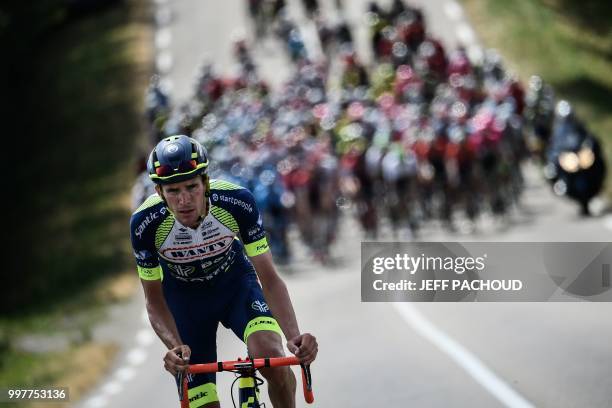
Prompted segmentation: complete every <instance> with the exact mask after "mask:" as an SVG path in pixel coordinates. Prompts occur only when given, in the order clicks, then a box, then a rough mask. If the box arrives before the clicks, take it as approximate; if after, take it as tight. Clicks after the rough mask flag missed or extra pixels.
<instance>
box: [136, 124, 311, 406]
mask: <svg viewBox="0 0 612 408" xmlns="http://www.w3.org/2000/svg"><path fill="white" fill-rule="evenodd" d="M207 167H208V157H207V153H206V151H205V149H204V148H203V147H202V145H201V144H200V143H198V142H197V141H196V140H194V139H192V138H189V137H187V136H183V135H179V136H171V137H168V138H165V139H163V140H161V141H160V142H159V143H158V144H157V146H155V148H154V149H153V151H152V152H151V154H150V155H149V159H148V162H147V169H148V172H149V176H150V178H151V180H153V182H155V184H156V186H155V189H156V191H157V193H156V194H153V195H151V196H150V197H149V198H148V199H147V200H146V201H145V202H144V203H143V204H142V205H141V206H140V207H139V208H138V209H137V210H136V212H135V213H134V214H133V215H132V218H131V220H130V229H131V239H132V246H133V249H134V256H135V258H136V264H137V268H138V273H139V276H140V278H141V282H142V286H143V289H144V293H145V298H146V305H147V312H148V314H149V320H150V322H151V326H152V327H153V329H154V330H155V332H156V333H157V335H158V336H159V338H160V339H161V340H162V342H163V343H164V344H165V345H166V346H167V347H168V352H167V353H166V354H165V356H164V364H165V369H166V370H167V371H169V372H170V373H172V374H174V375H176V374H177V373H178V372H183V371H184V370H185V369H186V367H187V365H188V364H195V363H205V362H212V361H216V360H217V355H216V331H217V326H218V324H219V322H221V323H222V324H223V325H224V326H225V327H227V328H230V329H231V330H232V331H233V332H234V333H235V334H236V335H237V336H238V337H239V338H241V339H242V340H243V341H244V342H245V344H246V345H247V348H248V351H249V355H250V356H251V357H253V358H258V357H276V356H283V347H282V342H281V337H280V334H281V330H282V333H283V334H284V335H285V337H286V338H287V339H288V341H287V348H288V349H289V351H290V352H292V353H294V354H295V355H296V356H297V357H298V358H300V360H301V361H302V362H303V363H306V364H310V363H311V362H312V361H314V359H315V358H316V355H317V342H316V339H315V337H314V336H312V335H311V334H309V333H303V334H300V331H299V328H298V324H297V320H296V317H295V314H294V311H293V307H292V305H291V300H290V298H289V293H288V291H287V288H286V286H285V283H284V282H283V280H282V279H281V278H280V277H279V275H278V274H277V273H276V270H275V267H274V264H273V262H272V256H271V254H270V251H269V248H268V244H267V241H266V238H265V231H264V229H263V226H262V222H261V217H260V215H259V212H258V210H257V207H256V205H255V201H254V199H253V196H252V194H251V192H250V191H248V190H246V189H244V188H241V187H239V186H237V185H235V184H232V183H229V182H225V181H221V180H209V178H208V175H207ZM238 236H239V237H240V239H238ZM258 278H259V281H258ZM259 282H261V286H260V283H259ZM264 295H265V296H264ZM277 319H278V320H277ZM261 372H262V375H263V376H264V377H265V378H266V379H267V380H268V388H269V395H270V400H271V401H272V404H273V405H274V406H275V407H293V406H294V405H295V377H294V376H293V373H292V372H291V370H289V369H288V368H286V367H285V368H282V369H279V368H274V369H270V368H268V369H263V370H262V371H261ZM188 395H189V400H190V407H191V408H194V407H207V408H210V407H219V402H218V398H217V393H216V389H215V376H214V374H211V375H197V376H194V377H190V378H189V393H188Z"/></svg>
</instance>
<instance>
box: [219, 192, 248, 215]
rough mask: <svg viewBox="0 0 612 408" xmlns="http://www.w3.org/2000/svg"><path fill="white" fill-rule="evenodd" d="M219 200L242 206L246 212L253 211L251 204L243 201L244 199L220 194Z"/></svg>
mask: <svg viewBox="0 0 612 408" xmlns="http://www.w3.org/2000/svg"><path fill="white" fill-rule="evenodd" d="M219 200H220V201H223V202H226V203H230V204H232V205H235V206H237V207H241V208H244V209H245V210H246V211H248V212H253V205H251V204H249V203H245V202H244V201H242V200H239V199H237V198H235V197H229V196H226V195H224V194H221V195H220V196H219Z"/></svg>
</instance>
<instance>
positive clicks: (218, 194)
mask: <svg viewBox="0 0 612 408" xmlns="http://www.w3.org/2000/svg"><path fill="white" fill-rule="evenodd" d="M210 200H211V204H212V206H213V208H212V212H213V214H214V213H215V211H218V210H217V209H222V210H224V211H227V212H229V213H230V214H231V215H232V216H234V217H241V216H243V215H248V214H251V213H253V212H254V211H256V205H255V198H254V197H253V194H252V193H251V192H250V191H249V190H248V189H247V188H245V187H242V186H240V185H238V184H234V183H231V182H228V181H225V180H211V182H210ZM222 212H223V211H222ZM237 219H238V218H237Z"/></svg>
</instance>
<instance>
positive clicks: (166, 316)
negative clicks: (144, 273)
mask: <svg viewBox="0 0 612 408" xmlns="http://www.w3.org/2000/svg"><path fill="white" fill-rule="evenodd" d="M140 282H141V283H142V288H143V289H144V293H145V299H146V305H147V313H148V315H149V321H150V322H151V327H153V330H155V333H157V336H158V337H159V338H160V339H161V341H162V342H163V343H164V344H165V345H166V347H168V349H173V348H175V347H178V346H180V345H182V344H183V342H182V340H181V337H180V336H179V334H178V330H177V328H176V323H175V321H174V317H173V316H172V313H170V309H169V308H168V304H167V303H166V298H165V297H164V293H163V291H162V283H161V280H144V279H141V280H140Z"/></svg>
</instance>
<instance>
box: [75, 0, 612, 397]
mask: <svg viewBox="0 0 612 408" xmlns="http://www.w3.org/2000/svg"><path fill="white" fill-rule="evenodd" d="M156 3H157V10H158V22H159V24H160V27H159V30H158V37H157V38H156V44H157V46H158V48H159V50H158V53H159V54H158V55H160V57H159V58H158V67H159V68H160V70H161V71H162V73H163V74H164V78H165V80H166V84H168V86H169V87H171V89H172V94H173V97H174V98H175V100H176V101H181V100H184V99H185V98H187V97H188V96H189V95H190V91H191V83H192V80H193V76H194V73H195V69H196V67H197V66H198V64H200V63H201V62H202V61H203V60H204V58H205V57H206V58H208V60H209V61H211V62H214V64H215V66H216V67H217V70H218V71H219V72H228V70H231V69H232V58H231V54H230V52H229V49H230V46H231V42H232V38H233V36H236V35H239V33H243V35H245V33H246V35H247V37H248V36H249V34H248V33H249V32H250V31H249V26H248V24H247V23H246V22H247V18H246V10H245V8H244V6H243V3H244V2H242V1H238V0H224V1H215V2H214V5H213V2H208V1H201V0H159V1H157V2H156ZM289 3H290V7H291V11H290V13H291V14H292V15H293V16H296V17H297V18H298V19H299V21H300V25H301V26H302V27H303V28H304V29H305V30H306V32H307V35H312V26H311V24H310V23H309V22H307V21H306V20H305V19H304V18H303V17H302V15H303V13H302V11H301V7H300V4H299V2H298V1H297V0H291V1H289ZM420 3H422V5H423V7H424V8H425V11H426V17H427V21H428V22H427V24H428V28H429V29H430V30H431V31H432V32H434V33H435V35H436V36H438V37H439V38H442V39H443V41H444V42H445V44H447V45H448V46H450V47H452V46H455V45H456V44H458V43H463V44H465V45H466V46H468V47H470V49H471V52H473V53H478V51H479V50H478V48H477V39H476V37H475V35H474V34H473V32H470V28H469V25H467V22H466V20H465V18H464V17H463V15H462V12H461V9H460V8H457V7H456V4H455V3H450V2H447V1H442V0H433V1H424V0H423V1H421V2H420ZM344 4H345V7H346V9H347V10H346V13H347V16H348V18H349V21H350V22H351V23H352V24H354V25H355V26H363V23H362V19H363V10H364V9H365V1H361V0H359V1H349V0H344ZM325 7H326V9H327V10H329V12H333V6H332V2H331V1H329V2H327V3H325ZM245 27H246V28H245ZM466 27H467V28H466ZM309 30H310V34H308V32H309ZM366 35H367V34H366V33H365V32H364V31H363V29H361V30H357V38H358V41H359V44H360V45H359V52H360V54H361V55H362V57H363V58H364V59H366V60H367V58H368V54H367V48H366V47H365V45H364V44H365V39H366ZM308 46H309V48H310V49H312V51H313V52H317V50H316V44H315V45H313V44H312V43H310V42H309V44H308ZM256 59H257V61H258V62H259V64H260V70H261V73H262V75H263V76H264V77H265V78H267V79H268V80H270V81H271V82H272V83H273V84H274V86H278V85H279V84H280V83H282V80H283V79H284V78H286V77H287V75H288V73H289V63H288V61H287V60H286V58H285V57H284V56H283V55H282V54H281V53H279V52H278V51H275V44H274V43H273V42H272V41H268V42H266V43H265V44H264V45H262V46H258V47H257V49H256ZM527 174H528V177H527V189H526V192H525V195H524V202H523V204H522V208H521V209H520V210H517V211H515V212H514V213H513V214H512V216H511V217H510V218H509V219H508V220H507V222H505V223H496V222H488V223H487V222H483V224H482V225H481V228H480V229H479V231H478V233H477V234H476V235H466V234H462V233H460V232H458V233H455V234H449V233H447V232H445V231H444V230H442V229H441V228H438V227H437V226H435V225H433V226H431V227H428V228H427V229H425V230H424V231H423V236H422V238H423V239H424V240H430V241H444V240H447V241H461V240H467V241H471V240H484V241H519V242H530V241H534V242H536V241H609V237H610V235H611V231H610V227H609V226H610V225H611V224H612V222H611V221H610V219H609V218H606V217H604V216H602V217H593V218H590V219H582V218H579V217H578V216H577V215H576V213H577V209H576V208H575V207H574V206H573V205H572V204H570V203H567V202H564V201H562V200H559V199H558V198H555V197H554V196H553V195H552V194H551V193H550V192H549V190H548V188H547V187H546V186H545V185H544V183H543V182H542V179H541V177H540V175H539V173H538V171H537V169H535V168H528V169H527ZM359 237H360V235H359V232H358V229H357V227H356V226H355V225H354V223H353V222H352V221H351V220H350V219H349V218H348V217H347V218H345V220H344V222H343V225H342V228H341V235H340V239H338V242H337V244H336V245H335V247H334V249H333V252H334V254H335V259H336V266H335V267H332V268H324V267H321V266H319V265H317V264H315V263H312V262H311V260H310V259H309V257H308V255H307V254H306V253H304V252H303V249H302V248H300V247H299V246H296V251H297V254H296V261H295V263H294V264H293V265H292V266H291V268H290V269H287V268H284V269H283V270H282V272H283V276H284V277H285V279H286V282H287V284H288V286H289V289H290V292H291V294H292V298H293V302H294V305H295V309H296V312H297V314H298V318H299V321H300V326H301V328H302V330H303V331H310V332H312V333H314V334H315V335H316V336H317V338H318V340H319V344H320V354H319V357H318V360H317V362H316V363H315V364H314V366H313V375H314V381H315V398H316V403H315V406H319V407H356V408H358V407H372V406H375V407H496V406H512V407H529V406H539V407H555V408H557V407H609V406H612V368H611V367H612V364H611V363H610V362H611V361H612V347H610V345H611V344H612V325H611V324H610V320H611V319H610V316H611V315H612V307H611V305H610V304H605V303H576V302H567V303H451V304H441V303H431V304H430V303H420V304H390V303H362V302H361V300H360V265H359V256H358V255H357V254H359V250H360V238H359ZM388 238H390V237H388ZM559 296H560V297H559V299H561V298H562V295H559ZM143 310H144V309H143V299H142V294H141V293H139V294H138V295H137V296H136V297H135V298H134V299H133V300H132V302H130V304H128V305H122V306H117V307H114V308H113V309H111V310H110V319H109V322H108V323H107V324H105V325H103V326H100V327H99V328H98V329H97V330H96V333H95V336H96V338H98V339H100V340H112V341H119V342H120V343H121V345H122V346H123V350H124V351H123V352H122V353H121V355H120V357H119V359H118V360H117V361H116V362H115V363H114V367H113V369H112V371H111V372H110V373H109V375H108V376H107V377H106V378H104V380H103V381H102V382H101V383H100V385H99V386H98V387H96V389H95V390H93V391H92V392H91V393H90V394H89V395H88V396H87V397H86V398H85V399H84V400H83V401H81V402H80V403H77V404H76V406H78V407H83V408H93V407H137V406H138V407H144V406H146V407H173V406H177V398H176V389H175V387H174V384H173V381H172V378H171V377H170V376H169V375H168V374H167V373H165V372H164V371H163V365H162V362H161V359H162V356H163V353H164V349H163V347H162V345H161V343H160V342H159V341H158V340H157V338H155V337H154V334H153V332H152V330H151V329H150V328H149V327H148V324H147V322H146V321H145V320H144V319H143V317H144V316H143ZM218 346H219V352H218V354H219V356H220V358H222V359H233V358H235V357H238V356H243V355H244V354H245V349H244V346H243V345H242V344H241V343H240V342H239V341H238V340H237V339H235V338H233V335H232V334H231V333H229V332H227V331H226V330H224V329H221V330H220V331H219V338H218ZM230 377H231V374H225V375H220V376H219V377H218V389H219V392H220V396H221V398H222V402H224V406H226V407H227V406H231V401H230V400H229V384H230V382H231V380H232V379H233V378H230ZM298 401H299V398H298ZM298 406H305V404H304V403H303V401H302V402H299V404H298Z"/></svg>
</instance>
